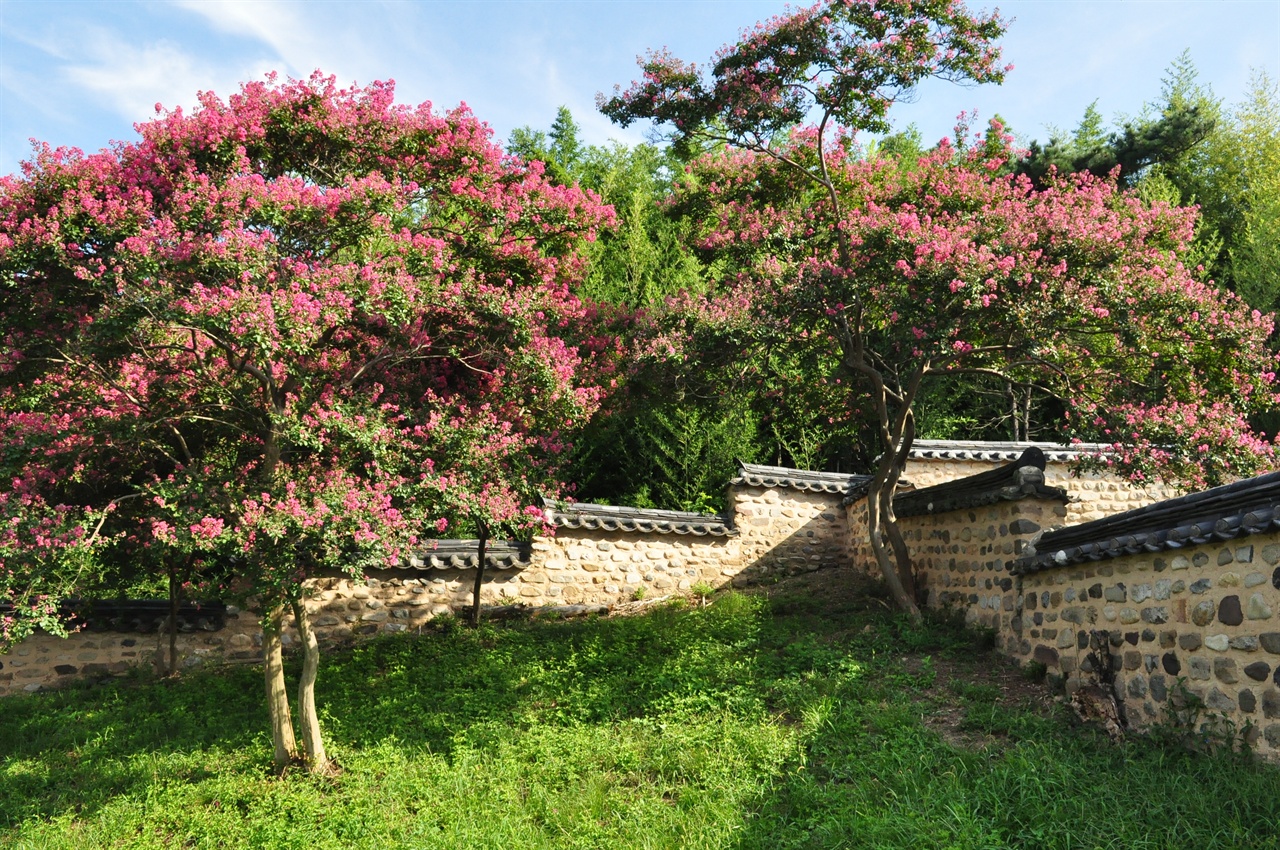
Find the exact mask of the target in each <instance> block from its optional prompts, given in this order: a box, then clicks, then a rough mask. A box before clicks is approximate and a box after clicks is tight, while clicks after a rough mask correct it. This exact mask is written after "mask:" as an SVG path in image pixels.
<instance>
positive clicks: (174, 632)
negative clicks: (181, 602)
mask: <svg viewBox="0 0 1280 850" xmlns="http://www.w3.org/2000/svg"><path fill="white" fill-rule="evenodd" d="M169 675H170V676H176V675H178V568H177V567H175V566H173V565H172V564H170V565H169Z"/></svg>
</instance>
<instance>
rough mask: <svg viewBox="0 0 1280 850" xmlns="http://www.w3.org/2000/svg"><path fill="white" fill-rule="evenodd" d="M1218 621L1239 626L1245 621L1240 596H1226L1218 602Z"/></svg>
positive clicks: (1226, 624)
mask: <svg viewBox="0 0 1280 850" xmlns="http://www.w3.org/2000/svg"><path fill="white" fill-rule="evenodd" d="M1218 621H1219V622H1220V623H1222V624H1223V625H1224V626H1238V625H1240V624H1241V623H1243V622H1244V612H1243V611H1242V610H1240V597H1239V596H1235V595H1232V596H1224V597H1222V601H1221V602H1219V603H1218Z"/></svg>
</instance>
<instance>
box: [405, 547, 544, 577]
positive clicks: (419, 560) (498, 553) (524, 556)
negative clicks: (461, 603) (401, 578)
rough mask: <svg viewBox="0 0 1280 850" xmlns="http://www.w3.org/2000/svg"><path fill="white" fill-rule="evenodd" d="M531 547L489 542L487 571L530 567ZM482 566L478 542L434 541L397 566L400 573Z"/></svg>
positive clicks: (486, 562)
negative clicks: (407, 570)
mask: <svg viewBox="0 0 1280 850" xmlns="http://www.w3.org/2000/svg"><path fill="white" fill-rule="evenodd" d="M529 555H530V546H529V544H528V543H523V542H521V541H519V540H490V541H489V542H488V543H486V544H485V551H484V561H485V567H486V569H495V570H510V569H514V568H517V567H526V566H528V565H529ZM478 563H480V541H479V540H433V541H427V543H426V545H425V547H424V548H422V549H420V550H418V551H417V552H414V553H413V554H412V555H410V556H409V560H408V561H407V562H401V563H399V564H397V567H399V568H400V569H414V570H433V569H434V570H473V569H475V567H476V564H478Z"/></svg>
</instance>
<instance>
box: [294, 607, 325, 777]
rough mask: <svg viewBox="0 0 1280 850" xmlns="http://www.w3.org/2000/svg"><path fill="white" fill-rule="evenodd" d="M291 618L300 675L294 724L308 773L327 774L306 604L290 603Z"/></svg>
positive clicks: (315, 648)
mask: <svg viewBox="0 0 1280 850" xmlns="http://www.w3.org/2000/svg"><path fill="white" fill-rule="evenodd" d="M293 619H294V621H295V622H296V623H297V625H298V638H299V639H300V640H301V642H302V676H301V677H300V678H299V679H298V723H299V725H300V726H301V727H302V752H303V757H304V758H305V759H306V762H307V769H308V770H310V771H311V772H312V773H329V772H330V769H331V765H330V763H329V756H328V754H327V753H325V750H324V738H323V737H322V735H321V732H320V715H318V714H317V713H316V671H318V670H319V669H320V642H319V641H318V640H316V633H315V631H313V630H312V628H311V619H310V617H309V615H308V614H307V605H306V603H305V602H303V601H302V600H301V599H299V600H297V601H295V602H294V603H293Z"/></svg>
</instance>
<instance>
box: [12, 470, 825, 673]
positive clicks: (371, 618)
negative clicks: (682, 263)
mask: <svg viewBox="0 0 1280 850" xmlns="http://www.w3.org/2000/svg"><path fill="white" fill-rule="evenodd" d="M781 472H796V471H794V470H791V471H785V470H784V471H781ZM806 475H807V476H808V478H807V479H805V480H803V481H792V483H793V484H796V485H797V486H785V485H782V486H765V485H761V484H754V485H753V484H750V483H746V482H740V483H738V484H737V485H735V486H734V487H733V488H732V489H731V491H730V506H731V510H730V517H728V518H725V517H717V516H701V517H700V516H697V515H693V514H677V513H674V512H663V511H631V510H627V511H626V512H625V513H618V511H619V509H611V510H614V511H615V513H614V514H609V516H613V517H621V520H618V521H610V522H608V523H606V524H607V525H611V526H615V527H614V528H613V529H612V530H610V529H608V528H604V527H599V528H587V527H578V528H573V527H564V526H561V527H559V528H557V529H556V533H555V534H554V536H546V537H537V538H535V539H534V541H533V543H532V545H531V546H530V547H529V551H528V553H527V556H517V555H514V554H510V553H507V554H506V555H504V556H503V557H501V558H497V559H495V558H492V557H491V558H490V559H489V561H488V563H489V567H488V568H487V569H486V572H485V578H484V582H483V584H482V587H481V604H482V605H484V606H486V607H490V608H497V607H506V606H520V607H528V608H531V609H535V610H553V611H556V612H559V613H562V614H580V613H588V612H593V611H605V610H607V609H608V608H609V607H610V606H613V605H616V604H618V603H620V602H626V601H630V600H632V599H636V598H650V599H652V598H656V597H661V596H668V595H672V594H677V593H684V592H687V591H689V589H690V588H691V587H693V586H694V585H696V584H700V583H705V584H708V585H710V586H711V587H713V588H718V587H721V586H723V585H725V584H727V583H730V582H733V583H735V584H737V585H745V584H749V583H751V582H754V581H758V580H762V579H766V578H771V577H773V576H778V575H789V574H794V573H797V572H802V571H811V570H817V569H820V568H823V567H835V566H841V565H843V564H845V563H847V560H848V554H847V551H848V542H849V541H848V530H847V526H846V521H845V511H844V508H843V505H842V499H843V493H844V487H845V486H846V482H845V481H844V480H843V479H841V480H840V482H839V483H840V486H839V487H835V486H834V485H833V486H829V487H828V489H827V490H818V491H817V492H814V491H813V490H812V489H810V490H806V489H800V485H803V486H811V485H812V481H813V480H815V478H816V479H817V480H820V481H822V482H825V483H826V484H828V485H830V484H831V480H828V479H831V477H829V476H828V477H823V476H821V475H816V474H813V473H807V474H806ZM837 478H838V476H837ZM783 480H784V481H785V480H791V479H787V478H786V477H785V476H784V477H783ZM832 480H833V479H832ZM806 482H807V483H806ZM828 490H834V492H829V491H828ZM561 513H562V514H563V515H564V516H572V515H573V512H572V511H564V512H561ZM672 517H675V518H676V519H675V520H673V519H672ZM597 524H599V523H597ZM676 529H683V531H678V530H676ZM466 548H467V549H468V550H469V549H470V547H466ZM449 551H450V553H451V554H450V555H449V556H448V557H434V556H432V555H431V553H424V556H423V557H422V558H420V559H416V561H415V562H414V563H413V564H406V565H404V568H402V569H390V570H381V571H375V572H372V573H370V575H369V576H368V579H367V580H365V581H353V580H351V579H349V578H345V577H339V576H333V577H329V578H321V579H316V580H314V581H312V582H311V583H310V588H309V589H310V597H309V598H308V600H307V608H308V611H309V612H310V614H311V615H312V622H313V624H314V626H315V630H316V633H317V636H318V637H319V638H320V640H321V641H322V642H323V643H324V644H326V645H335V644H339V643H343V642H346V641H349V640H353V639H359V638H362V637H366V636H369V635H374V634H379V633H394V632H403V631H413V630H417V629H420V628H422V627H423V626H424V625H426V624H427V623H429V622H430V621H431V620H432V619H434V618H435V617H438V616H441V615H445V614H457V613H459V612H461V611H463V610H464V609H468V608H469V607H470V605H471V601H472V600H471V590H472V587H473V585H474V581H475V564H476V562H477V561H476V558H475V557H474V556H472V557H470V559H469V562H468V558H467V557H465V556H460V555H459V554H458V552H460V551H462V550H461V549H460V548H459V547H457V546H456V545H455V546H452V547H451V548H450V550H449ZM455 564H461V566H455ZM295 639H296V636H295V634H294V632H293V631H292V629H286V631H285V633H284V640H285V643H286V646H288V645H289V644H291V643H292V642H293V641H294V640H295ZM261 644H262V632H261V629H260V628H259V624H258V617H257V615H256V614H254V613H252V612H247V611H244V612H242V611H239V610H238V609H236V608H234V607H229V608H228V614H227V617H226V621H225V625H224V626H223V627H222V628H220V629H218V630H216V631H205V630H202V629H192V630H190V631H183V632H180V634H179V635H178V654H179V656H180V659H181V661H180V663H181V664H182V666H183V667H187V668H190V667H194V666H199V665H202V664H206V663H212V662H243V663H255V662H258V661H260V660H261ZM167 663H168V635H167V633H163V632H155V631H152V632H149V633H128V632H113V631H85V632H80V633H76V634H73V635H71V636H70V637H69V638H67V639H60V638H54V637H50V636H48V635H36V636H34V637H32V638H30V639H28V640H27V641H24V642H23V643H22V644H20V645H19V646H18V647H16V648H15V649H14V650H13V651H12V652H10V653H9V654H7V655H0V695H4V694H6V693H13V692H19V691H23V690H28V691H30V690H38V689H39V688H41V687H51V686H57V685H59V684H63V683H66V682H70V681H73V680H75V679H77V678H83V677H86V676H88V677H94V676H109V675H119V674H121V673H124V672H127V671H128V670H129V669H130V668H132V667H138V666H143V667H154V668H155V669H157V670H163V669H166V668H167Z"/></svg>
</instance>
